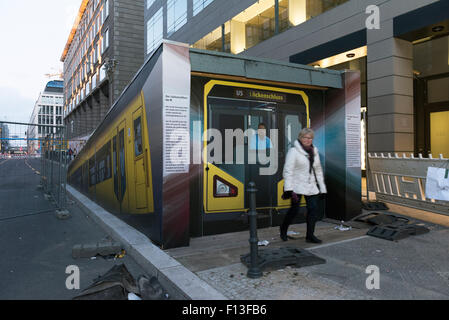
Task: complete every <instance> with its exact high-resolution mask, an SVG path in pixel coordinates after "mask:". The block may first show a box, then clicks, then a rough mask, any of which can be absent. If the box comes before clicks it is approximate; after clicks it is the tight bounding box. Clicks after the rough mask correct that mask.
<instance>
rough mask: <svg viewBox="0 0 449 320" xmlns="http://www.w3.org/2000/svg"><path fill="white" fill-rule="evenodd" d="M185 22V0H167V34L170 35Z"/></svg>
mask: <svg viewBox="0 0 449 320" xmlns="http://www.w3.org/2000/svg"><path fill="white" fill-rule="evenodd" d="M186 22H187V0H168V1H167V36H170V35H172V34H173V33H174V32H176V31H177V30H178V29H179V28H181V27H182V26H183V25H184V24H185V23H186Z"/></svg>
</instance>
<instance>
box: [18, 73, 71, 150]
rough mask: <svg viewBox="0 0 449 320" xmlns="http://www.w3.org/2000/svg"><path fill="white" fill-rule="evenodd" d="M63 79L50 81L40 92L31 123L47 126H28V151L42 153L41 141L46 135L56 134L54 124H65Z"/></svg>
mask: <svg viewBox="0 0 449 320" xmlns="http://www.w3.org/2000/svg"><path fill="white" fill-rule="evenodd" d="M63 89H64V83H63V81H59V80H54V81H49V82H48V83H47V85H46V86H45V88H44V91H42V92H41V93H40V94H39V97H38V99H37V100H36V103H35V105H34V108H33V112H32V114H31V118H30V121H29V123H34V124H37V125H48V127H47V126H28V130H27V138H28V151H29V153H30V154H35V153H40V147H41V141H42V139H43V138H44V137H46V136H47V135H51V134H56V133H57V130H56V128H55V127H54V126H62V125H63V119H62V118H63V106H64V93H63Z"/></svg>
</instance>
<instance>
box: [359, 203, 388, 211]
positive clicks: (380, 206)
mask: <svg viewBox="0 0 449 320" xmlns="http://www.w3.org/2000/svg"><path fill="white" fill-rule="evenodd" d="M362 208H363V209H365V210H388V207H387V205H386V204H385V203H383V202H379V201H369V202H368V201H362Z"/></svg>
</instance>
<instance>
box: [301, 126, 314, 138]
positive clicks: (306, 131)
mask: <svg viewBox="0 0 449 320" xmlns="http://www.w3.org/2000/svg"><path fill="white" fill-rule="evenodd" d="M307 134H310V135H311V136H312V139H313V138H314V137H315V132H314V131H313V130H312V129H310V128H303V129H302V130H301V131H300V132H299V135H298V139H301V138H302V137H304V136H305V135H307Z"/></svg>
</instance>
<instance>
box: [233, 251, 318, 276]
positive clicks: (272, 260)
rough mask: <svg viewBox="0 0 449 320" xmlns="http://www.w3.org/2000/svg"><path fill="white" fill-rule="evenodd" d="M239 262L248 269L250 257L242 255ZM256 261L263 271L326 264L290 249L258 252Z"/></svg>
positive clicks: (308, 253) (316, 257)
mask: <svg viewBox="0 0 449 320" xmlns="http://www.w3.org/2000/svg"><path fill="white" fill-rule="evenodd" d="M240 261H241V262H242V263H243V264H244V265H246V266H247V267H248V268H249V266H250V264H251V255H250V254H246V255H242V256H241V257H240ZM258 261H259V267H260V269H261V270H263V271H271V270H278V269H283V268H285V267H287V266H291V267H294V268H301V267H308V266H313V265H317V264H324V263H326V260H325V259H322V258H320V257H318V256H316V255H314V254H312V253H310V252H309V251H307V250H304V249H301V248H292V247H284V248H270V249H263V250H258Z"/></svg>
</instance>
